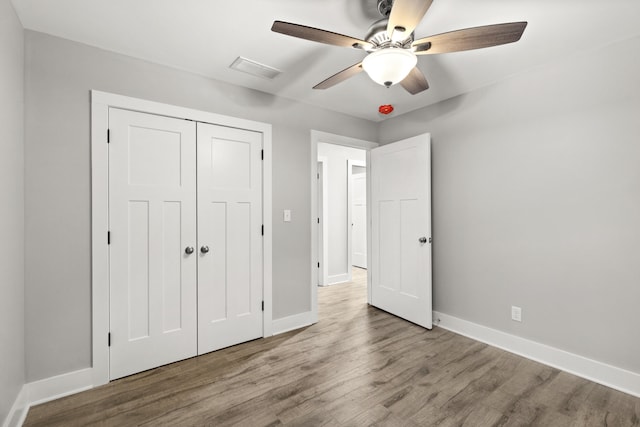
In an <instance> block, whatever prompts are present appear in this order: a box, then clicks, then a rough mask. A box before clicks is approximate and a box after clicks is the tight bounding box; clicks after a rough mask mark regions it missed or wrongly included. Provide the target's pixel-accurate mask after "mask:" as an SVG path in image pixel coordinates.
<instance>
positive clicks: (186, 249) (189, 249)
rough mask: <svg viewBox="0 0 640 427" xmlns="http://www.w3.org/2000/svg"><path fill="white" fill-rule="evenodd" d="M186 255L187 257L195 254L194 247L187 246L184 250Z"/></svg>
mask: <svg viewBox="0 0 640 427" xmlns="http://www.w3.org/2000/svg"><path fill="white" fill-rule="evenodd" d="M184 253H186V254H187V255H191V254H192V253H193V246H187V247H186V248H185V249H184Z"/></svg>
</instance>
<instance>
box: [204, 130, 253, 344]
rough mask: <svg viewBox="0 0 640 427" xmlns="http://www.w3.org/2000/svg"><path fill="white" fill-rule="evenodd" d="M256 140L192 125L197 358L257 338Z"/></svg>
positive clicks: (245, 132)
mask: <svg viewBox="0 0 640 427" xmlns="http://www.w3.org/2000/svg"><path fill="white" fill-rule="evenodd" d="M261 149H262V134H260V133H257V132H252V131H248V130H242V129H235V128H228V127H224V126H216V125H210V124H203V123H198V247H199V251H200V252H199V254H198V353H199V354H203V353H207V352H210V351H213V350H217V349H220V348H224V347H228V346H230V345H234V344H238V343H241V342H245V341H249V340H252V339H255V338H259V337H261V336H262V321H263V319H262V307H261V306H262V304H261V303H262V232H261V228H262V160H261Z"/></svg>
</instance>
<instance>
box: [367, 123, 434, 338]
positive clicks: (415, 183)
mask: <svg viewBox="0 0 640 427" xmlns="http://www.w3.org/2000/svg"><path fill="white" fill-rule="evenodd" d="M430 142H431V140H430V136H429V134H425V135H420V136H416V137H413V138H409V139H405V140H403V141H399V142H394V143H392V144H387V145H383V146H382V147H378V148H374V149H373V150H371V161H370V163H369V165H368V166H369V167H370V169H369V174H368V176H369V177H370V179H371V251H372V254H371V260H370V261H371V262H370V263H369V267H370V269H369V272H370V274H371V304H372V305H373V306H375V307H378V308H381V309H382V310H385V311H388V312H389V313H391V314H394V315H396V316H398V317H402V318H403V319H407V320H409V321H411V322H413V323H417V324H418V325H420V326H424V327H425V328H429V329H431V326H432V318H431V316H432V314H431V310H432V303H431V167H430V165H431V161H430V151H429V150H430Z"/></svg>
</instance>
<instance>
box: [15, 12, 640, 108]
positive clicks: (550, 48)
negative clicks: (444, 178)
mask: <svg viewBox="0 0 640 427" xmlns="http://www.w3.org/2000/svg"><path fill="white" fill-rule="evenodd" d="M13 3H14V6H15V8H16V10H17V12H18V15H19V16H20V19H21V20H22V23H23V25H24V26H25V28H28V29H31V30H35V31H40V32H44V33H48V34H52V35H56V36H59V37H63V38H67V39H70V40H75V41H78V42H82V43H85V44H88V45H92V46H97V47H100V48H103V49H107V50H110V51H114V52H119V53H123V54H126V55H130V56H134V57H137V58H141V59H146V60H149V61H152V62H156V63H159V64H165V65H169V66H171V67H175V68H179V69H182V70H187V71H190V72H193V73H197V74H200V75H203V76H207V77H211V78H213V79H217V80H222V81H225V82H228V83H233V84H236V85H240V86H246V87H249V88H253V89H257V90H261V91H264V92H269V93H272V94H276V95H279V96H282V97H285V98H290V99H294V100H298V101H301V102H304V103H308V104H312V105H316V106H319V107H322V108H327V109H330V110H334V111H338V112H341V113H345V114H349V115H352V116H355V117H362V118H365V119H368V120H373V121H379V120H382V119H384V116H382V115H380V114H379V113H378V106H379V105H381V104H393V105H394V107H395V109H396V110H395V112H394V113H393V114H392V116H397V115H399V114H403V113H406V112H409V111H412V110H415V109H417V108H420V107H423V106H426V105H429V104H433V103H436V102H439V101H441V100H444V99H447V98H450V97H453V96H456V95H459V94H461V93H465V92H468V91H471V90H474V89H477V88H479V87H482V86H486V85H488V84H491V83H494V82H496V81H499V80H502V79H505V78H507V77H508V76H510V75H513V74H516V73H520V72H522V71H524V70H527V69H531V68H533V67H536V66H540V65H542V64H546V63H550V62H553V61H557V60H559V59H561V58H563V57H566V56H568V55H572V54H574V53H576V52H580V51H588V50H592V49H594V48H597V47H601V46H603V45H607V44H609V43H612V42H615V41H617V40H621V39H626V38H629V37H632V36H636V35H638V34H640V26H639V25H638V22H639V19H640V1H638V0H547V1H545V0H435V1H434V2H433V5H432V7H431V9H430V10H429V11H428V12H427V15H426V17H425V18H424V19H423V21H422V22H421V24H420V25H419V26H418V28H417V29H416V32H415V34H416V38H421V37H425V36H428V35H432V34H438V33H441V32H446V31H451V30H455V29H460V28H467V27H475V26H480V25H487V24H495V23H501V22H512V21H523V20H524V21H528V22H529V25H528V27H527V29H526V30H525V32H524V35H523V37H522V39H521V40H520V41H519V42H517V43H514V44H510V45H505V46H498V47H493V48H488V49H482V50H476V51H469V52H460V53H450V54H443V55H425V56H421V57H420V58H419V60H418V66H419V68H420V69H421V70H422V71H423V72H424V73H425V74H426V76H427V79H428V80H429V84H430V86H431V87H430V89H429V90H427V91H425V92H423V93H421V94H418V95H413V96H412V95H409V94H408V93H407V92H405V91H404V90H403V89H402V88H401V87H400V86H399V85H398V86H394V87H392V88H390V89H386V88H384V87H382V86H379V85H377V84H375V83H374V82H372V81H371V80H370V79H369V78H368V76H367V75H366V74H365V73H361V74H359V75H357V76H355V77H353V78H351V79H349V80H347V81H345V82H343V83H340V84H339V85H337V86H335V87H333V88H330V89H327V90H324V91H322V90H312V89H311V88H312V87H313V86H314V85H315V84H317V83H319V82H320V81H322V80H324V79H325V78H327V77H329V76H331V75H332V74H334V73H336V72H338V71H340V70H342V69H344V68H346V67H348V66H350V65H353V64H355V63H357V62H359V61H360V60H361V59H362V58H363V56H364V52H361V51H358V50H355V49H345V48H340V47H334V46H327V45H323V44H318V43H313V42H310V41H306V40H300V39H295V38H292V37H287V36H284V35H282V34H277V33H273V32H271V31H270V29H271V25H272V23H273V21H274V20H276V19H277V20H283V21H290V22H295V23H299V24H303V25H308V26H313V27H317V28H322V29H326V30H330V31H334V32H338V33H342V34H346V35H351V36H354V37H358V38H363V37H364V36H365V33H366V31H367V29H368V27H369V25H370V24H371V23H372V22H373V21H375V20H377V19H379V18H380V16H379V15H378V12H377V10H376V0H243V1H239V0H229V1H222V0H56V1H44V0H13ZM238 56H244V57H246V58H249V59H252V60H255V61H257V62H260V63H263V64H266V65H270V66H272V67H275V68H278V69H280V70H282V71H283V73H282V74H281V75H279V76H278V77H277V78H275V79H274V80H266V79H262V78H259V77H254V76H251V75H248V74H245V73H241V72H238V71H234V70H231V69H229V65H230V64H231V63H232V62H233V61H234V60H235V59H236V57H238ZM598 83H599V84H604V82H594V84H598ZM540 84H544V82H540Z"/></svg>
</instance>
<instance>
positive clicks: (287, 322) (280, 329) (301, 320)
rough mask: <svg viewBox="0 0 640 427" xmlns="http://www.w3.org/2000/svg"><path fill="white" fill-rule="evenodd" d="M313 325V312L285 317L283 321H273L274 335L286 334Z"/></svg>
mask: <svg viewBox="0 0 640 427" xmlns="http://www.w3.org/2000/svg"><path fill="white" fill-rule="evenodd" d="M313 323H314V322H313V316H312V312H311V311H306V312H304V313H299V314H294V315H293V316H288V317H283V318H282V319H275V320H274V321H273V335H278V334H284V333H285V332H289V331H293V330H294V329H300V328H304V327H305V326H309V325H312V324H313Z"/></svg>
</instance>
